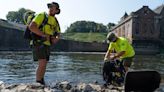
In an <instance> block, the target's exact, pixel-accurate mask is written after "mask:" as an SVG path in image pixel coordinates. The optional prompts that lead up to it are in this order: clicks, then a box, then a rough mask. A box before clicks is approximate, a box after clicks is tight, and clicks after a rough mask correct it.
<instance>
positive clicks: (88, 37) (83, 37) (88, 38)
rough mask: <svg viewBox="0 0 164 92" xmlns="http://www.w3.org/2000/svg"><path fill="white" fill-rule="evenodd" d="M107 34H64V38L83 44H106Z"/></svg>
mask: <svg viewBox="0 0 164 92" xmlns="http://www.w3.org/2000/svg"><path fill="white" fill-rule="evenodd" d="M106 35H107V33H92V32H90V33H63V34H62V37H63V38H64V39H68V40H75V41H82V42H104V41H105V39H106Z"/></svg>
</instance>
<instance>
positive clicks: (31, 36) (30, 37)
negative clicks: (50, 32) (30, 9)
mask: <svg viewBox="0 0 164 92" xmlns="http://www.w3.org/2000/svg"><path fill="white" fill-rule="evenodd" d="M34 17H35V15H33V16H32V18H31V20H30V22H31V21H32V19H33V18H34ZM24 20H25V19H24ZM47 22H48V15H47V14H46V13H44V19H43V21H42V24H41V25H40V26H39V29H41V28H43V26H44V25H46V24H47ZM29 24H30V23H28V24H27V27H26V30H25V31H24V34H23V37H24V39H28V40H35V39H34V38H39V37H40V36H38V35H36V34H35V33H33V32H31V31H30V29H29V27H28V26H29Z"/></svg>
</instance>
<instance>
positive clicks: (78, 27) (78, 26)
mask: <svg viewBox="0 0 164 92" xmlns="http://www.w3.org/2000/svg"><path fill="white" fill-rule="evenodd" d="M66 32H67V33H70V32H81V33H86V32H100V33H104V32H107V27H106V26H104V25H103V24H98V23H95V22H91V21H76V22H75V23H73V24H71V26H70V27H68V28H67V29H66Z"/></svg>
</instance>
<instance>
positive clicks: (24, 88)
mask: <svg viewBox="0 0 164 92" xmlns="http://www.w3.org/2000/svg"><path fill="white" fill-rule="evenodd" d="M0 92H124V86H120V87H116V86H112V85H110V86H108V87H104V86H102V85H100V84H99V83H89V84H86V83H79V84H76V85H74V84H72V83H70V82H68V81H62V82H58V83H54V84H53V83H51V84H50V85H49V86H43V85H40V84H38V83H29V84H28V83H26V84H25V83H19V84H5V83H4V82H2V81H0ZM155 92H164V85H161V86H160V88H159V89H157V90H156V91H155Z"/></svg>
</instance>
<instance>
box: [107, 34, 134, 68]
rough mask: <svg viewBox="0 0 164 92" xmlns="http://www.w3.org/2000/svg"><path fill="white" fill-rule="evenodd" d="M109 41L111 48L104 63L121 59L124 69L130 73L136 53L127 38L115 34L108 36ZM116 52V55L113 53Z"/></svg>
mask: <svg viewBox="0 0 164 92" xmlns="http://www.w3.org/2000/svg"><path fill="white" fill-rule="evenodd" d="M107 39H108V40H109V42H110V44H109V48H108V51H107V52H106V55H105V57H104V61H109V60H114V59H119V60H120V61H121V62H123V65H124V68H125V70H126V71H128V67H130V66H131V64H132V61H133V57H134V55H135V51H134V49H133V47H132V45H131V44H130V43H129V42H128V40H127V39H126V38H123V37H117V36H116V35H115V34H114V33H112V32H111V33H109V34H108V35H107ZM112 51H115V53H112Z"/></svg>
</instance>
